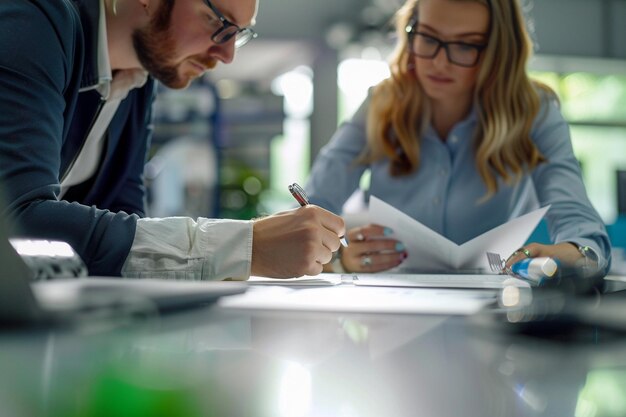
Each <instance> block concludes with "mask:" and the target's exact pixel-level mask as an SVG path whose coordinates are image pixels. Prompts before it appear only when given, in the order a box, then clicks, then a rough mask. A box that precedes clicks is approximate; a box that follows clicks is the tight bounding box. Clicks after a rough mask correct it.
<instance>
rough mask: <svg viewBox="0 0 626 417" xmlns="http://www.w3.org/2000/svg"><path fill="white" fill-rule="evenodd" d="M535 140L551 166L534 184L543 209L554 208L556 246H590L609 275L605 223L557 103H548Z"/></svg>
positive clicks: (543, 169)
mask: <svg viewBox="0 0 626 417" xmlns="http://www.w3.org/2000/svg"><path fill="white" fill-rule="evenodd" d="M532 137H533V139H534V141H535V144H536V145H537V147H538V148H539V151H540V152H541V153H542V154H543V155H544V156H545V157H546V158H547V162H545V163H543V164H541V165H540V166H539V167H537V168H536V169H535V170H534V172H533V174H532V178H533V182H534V185H535V189H536V191H537V197H538V199H539V203H540V205H541V206H545V205H548V204H550V205H551V207H550V209H549V210H548V212H547V214H546V220H547V223H548V229H549V232H550V236H551V237H552V240H553V241H554V243H562V242H572V243H575V244H577V245H580V246H589V247H590V248H592V249H593V250H594V251H595V252H596V254H597V255H599V259H600V267H601V268H603V269H604V272H608V269H609V266H610V259H611V245H610V241H609V237H608V234H607V231H606V228H605V226H604V223H603V221H602V219H601V218H600V216H599V214H598V212H597V211H596V210H595V209H594V207H593V206H592V204H591V202H590V201H589V198H588V196H587V192H586V190H585V185H584V183H583V180H582V175H581V169H580V164H579V162H578V160H577V159H576V157H575V156H574V151H573V148H572V142H571V138H570V132H569V126H568V124H567V122H566V121H565V120H564V118H563V116H562V115H561V112H560V111H559V109H558V105H557V103H556V101H555V100H546V101H545V102H544V104H543V106H542V109H541V111H540V112H539V115H538V117H537V120H536V121H535V125H534V127H533V131H532Z"/></svg>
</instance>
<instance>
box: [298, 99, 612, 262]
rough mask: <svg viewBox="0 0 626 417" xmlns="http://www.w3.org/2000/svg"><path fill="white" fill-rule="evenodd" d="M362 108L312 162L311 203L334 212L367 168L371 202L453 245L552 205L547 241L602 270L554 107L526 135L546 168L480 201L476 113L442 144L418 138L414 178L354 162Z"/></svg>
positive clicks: (361, 142)
mask: <svg viewBox="0 0 626 417" xmlns="http://www.w3.org/2000/svg"><path fill="white" fill-rule="evenodd" d="M367 106H368V101H367V100H366V101H365V103H363V105H362V106H361V108H360V109H359V110H358V111H357V113H356V114H355V115H354V117H353V118H352V120H350V121H348V122H346V123H344V124H343V125H341V126H340V127H339V129H338V130H337V132H336V133H335V134H334V135H333V137H332V139H331V140H330V141H329V143H328V144H327V145H326V146H324V147H323V148H322V150H321V151H320V154H319V156H318V157H317V158H316V160H315V163H314V165H313V169H312V172H311V175H310V177H309V180H308V182H307V184H306V186H305V189H306V191H307V193H308V195H309V198H310V201H311V203H312V204H317V205H319V206H321V207H324V208H326V209H328V210H330V211H333V212H335V213H341V211H342V207H343V204H344V203H345V202H346V200H347V199H348V198H349V197H350V196H351V195H352V193H353V192H354V191H355V190H356V189H357V188H358V186H359V181H360V178H361V175H362V174H363V173H364V171H365V170H366V169H368V168H369V169H370V170H371V183H370V189H369V194H370V195H374V196H376V197H378V198H380V199H382V200H384V201H386V202H387V203H389V204H391V205H393V206H394V207H396V208H398V209H399V210H401V211H403V212H405V213H406V214H408V215H409V216H411V217H413V218H414V219H416V220H418V221H419V222H421V223H423V224H424V225H426V226H428V227H430V228H431V229H433V230H435V231H436V232H438V233H440V234H442V235H443V236H445V237H447V238H448V239H450V240H452V241H453V242H456V243H457V244H462V243H464V242H466V241H468V240H470V239H472V238H474V237H476V236H478V235H480V234H482V233H484V232H486V231H488V230H490V229H492V228H494V227H496V226H498V225H500V224H503V223H505V222H507V221H509V220H511V219H513V218H515V217H518V216H520V215H522V214H525V213H528V212H530V211H532V210H534V209H536V208H539V207H543V206H546V205H548V204H551V208H550V210H548V213H547V214H546V222H547V225H548V230H549V233H550V237H551V239H552V241H553V242H554V243H561V242H573V243H576V244H578V245H583V246H584V245H586V246H590V247H591V248H592V249H593V250H595V252H596V253H597V254H598V255H599V256H600V258H601V262H602V263H601V265H602V266H603V267H604V268H606V269H608V265H609V260H610V252H611V250H610V243H609V238H608V235H607V232H606V229H605V227H604V224H603V222H602V220H601V218H600V216H599V215H598V213H597V212H596V210H595V209H594V208H593V207H592V205H591V203H590V201H589V198H588V197H587V193H586V191H585V187H584V185H583V181H582V177H581V172H580V165H579V163H578V161H577V160H576V158H575V157H574V152H573V149H572V144H571V139H570V134H569V126H568V125H567V123H566V122H565V120H564V119H563V116H562V115H561V113H560V111H559V109H558V105H557V103H556V102H555V101H553V100H550V101H548V100H545V101H544V103H543V105H542V108H541V111H540V112H539V114H538V116H537V117H536V119H535V122H534V124H533V128H532V131H531V138H532V140H533V141H534V143H535V145H536V146H537V148H538V149H539V151H540V152H541V153H542V154H543V155H544V156H545V157H546V158H547V160H548V161H547V162H546V163H543V164H540V165H539V166H538V167H536V168H535V169H534V170H532V172H529V174H528V175H525V176H524V177H523V178H522V180H521V181H520V182H518V183H517V184H514V185H507V184H505V183H504V182H503V181H498V191H497V193H496V194H495V195H494V196H493V197H491V198H490V199H488V200H486V201H483V202H481V201H480V199H481V198H482V197H484V196H485V195H486V191H487V189H486V186H485V184H484V183H483V181H482V179H481V177H480V175H479V173H478V171H477V169H476V164H475V162H474V155H475V152H474V146H473V139H472V136H473V132H474V129H475V128H476V125H477V118H476V114H475V112H471V113H470V115H469V116H468V117H467V118H466V119H465V120H463V121H461V122H459V123H458V124H456V125H455V126H454V127H453V129H452V130H451V131H450V133H449V135H448V137H447V138H446V140H445V141H442V140H441V139H440V138H439V137H438V135H437V133H436V132H435V131H434V130H433V129H432V128H428V129H427V132H426V134H425V136H424V137H423V138H422V143H421V152H422V154H421V155H422V156H421V161H420V167H419V169H418V170H417V172H415V173H413V174H411V175H408V176H401V177H392V176H390V175H389V163H388V161H387V160H380V161H377V162H376V163H374V164H372V165H370V166H365V165H358V164H356V163H355V158H356V157H357V156H358V155H359V154H360V153H361V151H362V150H363V149H364V148H365V145H366V139H365V138H366V134H365V120H366V116H367ZM507 255H508V254H507Z"/></svg>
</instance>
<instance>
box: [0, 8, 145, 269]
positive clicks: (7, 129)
mask: <svg viewBox="0 0 626 417" xmlns="http://www.w3.org/2000/svg"><path fill="white" fill-rule="evenodd" d="M98 19H99V1H98V0H73V1H70V0H2V1H0V22H2V24H1V25H0V182H1V183H3V185H4V193H5V199H6V200H7V203H8V204H7V207H6V208H5V209H4V210H3V212H2V215H3V217H4V216H8V217H10V218H11V220H12V221H13V222H14V224H16V225H17V233H19V234H20V235H21V236H29V237H36V238H45V239H58V240H63V241H66V242H68V243H70V244H71V245H72V247H73V248H74V249H75V250H76V251H77V252H78V254H79V255H80V256H81V257H82V258H83V260H84V261H85V262H86V264H87V267H88V268H89V273H90V274H92V275H119V274H120V271H121V268H122V265H123V264H124V261H125V259H126V257H127V256H128V252H129V251H130V247H131V244H132V242H133V238H134V235H135V228H136V222H137V219H138V218H139V217H141V216H143V215H144V194H145V193H144V192H145V190H144V186H143V177H142V173H143V167H144V162H145V158H146V153H147V148H148V145H149V141H150V136H151V117H152V115H151V104H152V101H153V96H154V81H153V80H152V79H149V80H148V82H147V83H146V85H144V87H142V88H139V89H136V90H133V91H131V92H130V94H129V95H128V97H127V98H126V99H125V100H124V101H123V102H122V103H121V104H120V106H119V108H118V110H117V113H116V115H115V116H114V118H113V120H112V122H111V124H110V126H109V129H108V133H107V137H106V145H105V148H104V155H103V157H102V161H101V163H100V167H99V169H98V171H97V172H96V174H95V175H94V176H93V177H92V178H91V179H90V180H89V181H87V182H86V183H84V184H79V185H77V186H75V187H72V188H70V189H69V190H68V192H67V193H66V195H65V196H64V200H62V201H59V200H58V199H57V195H58V193H59V190H60V185H59V184H60V178H62V177H63V175H64V173H65V172H66V170H67V169H68V167H69V166H70V165H71V163H72V161H73V160H74V158H75V156H76V154H77V152H78V151H79V150H80V148H81V146H82V144H83V142H84V140H85V138H86V136H87V133H88V129H89V127H90V125H91V123H92V121H93V119H94V116H95V114H96V113H97V111H98V108H99V105H100V96H99V94H98V93H97V92H95V91H94V90H93V89H91V90H90V87H93V86H94V85H95V83H96V82H97V79H96V77H97V73H96V69H97V61H96V54H97V37H96V34H97V30H98ZM79 90H80V91H82V92H79Z"/></svg>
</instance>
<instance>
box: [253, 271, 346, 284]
mask: <svg viewBox="0 0 626 417" xmlns="http://www.w3.org/2000/svg"><path fill="white" fill-rule="evenodd" d="M247 282H248V284H251V285H283V286H287V287H292V286H293V287H301V286H302V287H309V286H328V285H338V284H341V274H327V273H324V274H319V275H316V276H310V275H305V276H302V277H298V278H287V279H282V278H266V277H257V276H251V277H250V278H249V279H248V281H247Z"/></svg>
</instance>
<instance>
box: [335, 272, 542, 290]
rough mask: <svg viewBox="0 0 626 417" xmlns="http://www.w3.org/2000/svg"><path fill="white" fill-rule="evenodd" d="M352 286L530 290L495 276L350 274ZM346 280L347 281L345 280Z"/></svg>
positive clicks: (521, 283)
mask: <svg viewBox="0 0 626 417" xmlns="http://www.w3.org/2000/svg"><path fill="white" fill-rule="evenodd" d="M351 276H352V279H353V281H352V283H353V284H354V285H364V286H375V287H376V286H380V287H419V288H466V289H469V288H478V289H495V290H497V289H502V288H505V287H509V286H514V287H520V288H530V287H531V285H530V283H529V282H528V281H524V280H522V279H519V278H514V277H511V276H509V275H495V274H482V275H480V274H476V275H473V274H472V275H470V274H352V275H351ZM346 280H347V279H346Z"/></svg>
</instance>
